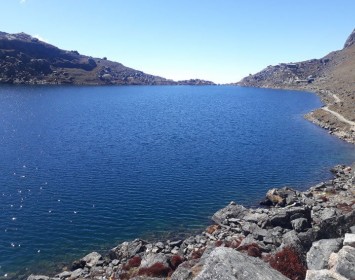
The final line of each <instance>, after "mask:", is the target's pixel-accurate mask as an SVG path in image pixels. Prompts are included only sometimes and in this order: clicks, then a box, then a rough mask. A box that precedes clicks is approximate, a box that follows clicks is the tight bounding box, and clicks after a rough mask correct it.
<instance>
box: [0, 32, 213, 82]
mask: <svg viewBox="0 0 355 280" xmlns="http://www.w3.org/2000/svg"><path fill="white" fill-rule="evenodd" d="M1 83H7V84H52V85H55V84H75V85H178V84H183V85H214V83H213V82H209V81H203V80H188V81H181V82H175V81H172V80H168V79H165V78H162V77H158V76H153V75H149V74H146V73H144V72H142V71H138V70H135V69H131V68H128V67H126V66H124V65H122V64H121V63H117V62H113V61H110V60H107V58H106V57H104V58H102V59H101V58H93V57H90V56H85V55H81V54H79V52H77V51H65V50H61V49H59V48H57V47H55V46H53V45H50V44H47V43H45V42H42V41H40V40H38V39H37V38H34V37H32V36H30V35H28V34H25V33H19V34H8V33H5V32H0V84H1Z"/></svg>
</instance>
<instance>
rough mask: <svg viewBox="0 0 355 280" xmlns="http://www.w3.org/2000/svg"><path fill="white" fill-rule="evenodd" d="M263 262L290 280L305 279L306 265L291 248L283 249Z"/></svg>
mask: <svg viewBox="0 0 355 280" xmlns="http://www.w3.org/2000/svg"><path fill="white" fill-rule="evenodd" d="M265 260H266V261H267V262H269V264H270V266H271V267H272V268H274V269H275V270H277V271H279V272H281V273H282V274H283V275H285V276H286V277H288V278H290V279H291V280H301V279H305V277H306V271H307V269H306V265H305V264H304V263H303V261H302V259H301V257H300V255H299V254H298V253H297V251H296V250H295V249H293V248H292V247H285V248H284V249H283V250H282V251H279V252H278V253H276V254H274V255H269V257H267V258H266V259H265Z"/></svg>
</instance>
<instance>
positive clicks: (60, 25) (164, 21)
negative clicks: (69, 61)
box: [0, 0, 355, 83]
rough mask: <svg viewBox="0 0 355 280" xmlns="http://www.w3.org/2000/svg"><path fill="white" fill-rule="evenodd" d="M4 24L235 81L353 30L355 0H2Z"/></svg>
mask: <svg viewBox="0 0 355 280" xmlns="http://www.w3.org/2000/svg"><path fill="white" fill-rule="evenodd" d="M0 4H1V16H0V30H1V31H5V32H9V33H17V32H26V33H28V34H31V35H38V36H40V37H41V38H44V39H45V40H46V41H48V42H49V43H51V44H53V45H56V46H58V47H60V48H63V49H68V50H78V51H79V52H80V53H82V54H86V55H92V56H95V57H104V56H107V57H108V58H109V59H110V60H115V61H118V62H121V63H123V64H124V65H126V66H129V67H132V68H135V69H139V70H142V71H144V72H146V73H150V74H155V75H160V76H163V77H166V78H171V79H175V80H177V79H188V78H201V79H207V80H213V81H215V82H219V83H226V82H236V81H238V80H240V79H241V78H242V77H244V76H246V75H248V74H249V73H255V72H258V71H259V70H261V69H263V68H265V67H266V66H268V65H270V64H278V63H279V62H291V61H300V60H306V59H311V58H319V57H322V56H324V55H325V54H327V53H328V52H330V51H332V50H336V49H340V48H342V46H343V43H344V42H345V40H346V38H347V36H348V35H349V34H350V33H351V31H352V30H353V28H355V1H354V0H337V1H335V0H298V1H285V0H258V1H257V0H244V1H241V0H125V1H121V0H0Z"/></svg>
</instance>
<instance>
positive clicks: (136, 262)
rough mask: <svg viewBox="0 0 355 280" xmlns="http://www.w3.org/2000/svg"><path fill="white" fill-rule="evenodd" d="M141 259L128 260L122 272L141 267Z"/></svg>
mask: <svg viewBox="0 0 355 280" xmlns="http://www.w3.org/2000/svg"><path fill="white" fill-rule="evenodd" d="M141 261H142V259H141V257H140V256H134V257H133V258H131V259H129V261H128V262H127V263H125V264H124V265H123V267H122V268H123V269H124V270H130V269H131V268H133V267H138V266H140V265H141Z"/></svg>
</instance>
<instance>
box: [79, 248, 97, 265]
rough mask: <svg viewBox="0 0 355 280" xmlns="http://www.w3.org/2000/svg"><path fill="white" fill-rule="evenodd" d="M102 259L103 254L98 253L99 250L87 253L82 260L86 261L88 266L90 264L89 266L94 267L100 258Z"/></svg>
mask: <svg viewBox="0 0 355 280" xmlns="http://www.w3.org/2000/svg"><path fill="white" fill-rule="evenodd" d="M101 259H102V257H101V255H100V254H99V253H97V252H92V253H90V254H88V255H86V256H85V257H83V258H82V259H81V260H82V261H83V262H85V264H86V266H88V267H93V266H95V265H96V264H97V263H98V262H99V260H101Z"/></svg>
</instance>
